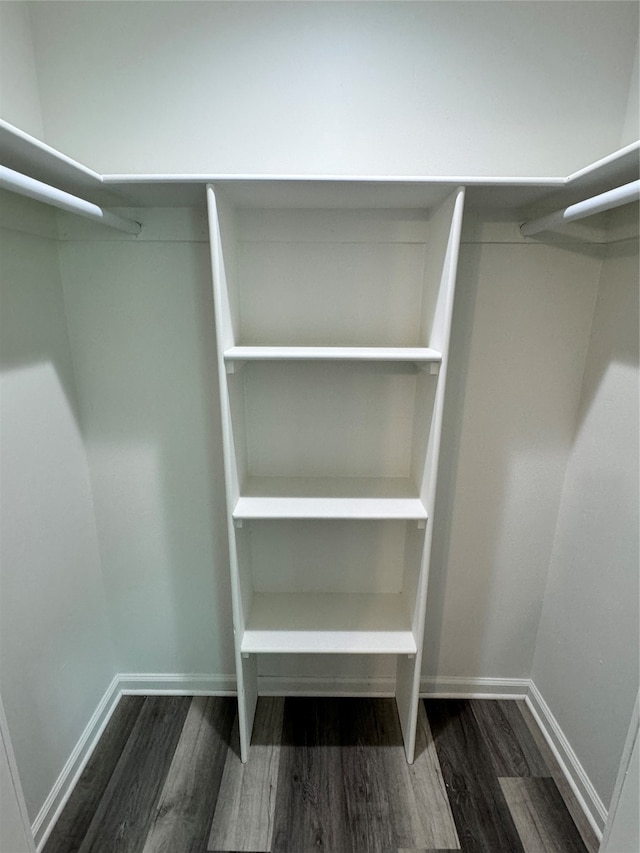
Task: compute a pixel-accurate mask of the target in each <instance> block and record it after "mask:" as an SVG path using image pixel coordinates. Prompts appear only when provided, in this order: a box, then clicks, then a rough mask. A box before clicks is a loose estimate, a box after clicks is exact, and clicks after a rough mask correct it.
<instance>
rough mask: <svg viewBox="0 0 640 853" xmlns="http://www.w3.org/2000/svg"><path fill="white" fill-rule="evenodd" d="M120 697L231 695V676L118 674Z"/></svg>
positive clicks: (232, 688)
mask: <svg viewBox="0 0 640 853" xmlns="http://www.w3.org/2000/svg"><path fill="white" fill-rule="evenodd" d="M118 683H119V685H120V692H121V693H122V695H123V696H139V695H145V696H235V695H236V693H237V691H236V677H235V675H202V674H200V673H184V674H182V673H143V674H140V673H121V674H120V675H119V676H118Z"/></svg>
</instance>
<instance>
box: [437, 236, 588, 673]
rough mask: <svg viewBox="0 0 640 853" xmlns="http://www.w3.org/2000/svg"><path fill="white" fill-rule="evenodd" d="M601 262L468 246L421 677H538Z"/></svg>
mask: <svg viewBox="0 0 640 853" xmlns="http://www.w3.org/2000/svg"><path fill="white" fill-rule="evenodd" d="M499 239H501V238H499ZM600 264H601V261H600V260H599V259H598V257H597V256H593V254H592V253H590V252H589V251H588V250H587V251H586V252H584V253H583V252H578V251H573V250H571V249H566V248H561V247H555V246H551V245H544V244H542V243H537V244H536V243H530V244H529V245H524V244H522V243H520V244H511V245H510V244H508V243H500V242H497V243H485V244H482V245H472V244H467V245H463V246H462V249H461V254H460V265H459V274H458V284H457V290H456V302H455V307H454V317H453V326H452V339H451V361H450V367H449V372H448V383H447V401H446V409H445V416H444V422H443V445H442V454H441V464H440V469H439V482H438V490H439V491H438V500H437V504H436V509H435V517H434V520H433V523H434V542H433V553H432V564H431V576H430V583H429V597H428V604H427V619H426V639H425V647H424V664H423V672H424V674H425V675H426V676H439V675H440V676H460V677H489V678H491V677H493V678H495V677H503V678H527V677H529V674H530V671H531V664H532V661H533V654H534V648H535V639H536V633H537V628H538V620H539V615H540V608H541V605H542V596H543V593H544V587H545V579H546V574H547V569H548V565H549V558H550V555H551V546H552V542H553V535H554V530H555V525H556V518H557V512H558V507H559V504H560V495H561V491H562V483H563V479H564V472H565V466H566V460H567V456H568V453H569V450H570V447H571V442H572V438H573V429H574V424H575V416H576V411H577V407H578V402H579V392H580V381H581V377H582V372H583V368H584V359H585V355H586V351H587V344H588V340H589V330H590V327H591V318H592V314H593V306H594V303H595V295H596V290H597V285H598V276H599V272H600Z"/></svg>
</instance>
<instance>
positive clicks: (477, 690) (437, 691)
mask: <svg viewBox="0 0 640 853" xmlns="http://www.w3.org/2000/svg"><path fill="white" fill-rule="evenodd" d="M530 683H531V682H530V681H529V679H528V678H473V677H465V676H461V677H458V676H451V677H449V678H447V677H446V676H444V677H442V676H431V677H430V676H427V677H423V678H421V679H420V696H421V697H422V698H423V699H456V698H460V699H524V698H525V696H526V695H527V693H528V692H529V685H530Z"/></svg>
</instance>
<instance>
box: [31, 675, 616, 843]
mask: <svg viewBox="0 0 640 853" xmlns="http://www.w3.org/2000/svg"><path fill="white" fill-rule="evenodd" d="M259 684H260V686H259V692H260V694H261V695H264V696H277V695H287V696H376V697H378V696H380V697H384V696H393V695H394V689H395V680H394V679H393V678H363V679H360V680H354V679H352V678H348V679H347V678H345V679H339V678H338V679H336V678H310V677H301V678H296V677H280V676H260V678H259ZM122 695H147V696H162V695H165V696H166V695H174V696H192V695H194V696H202V695H205V696H235V695H236V679H235V675H201V674H197V673H196V674H194V673H190V674H189V673H187V674H165V673H146V674H140V673H135V674H134V673H121V674H120V675H117V676H115V678H114V679H113V681H112V682H111V684H110V685H109V687H108V688H107V690H106V692H105V694H104V696H103V697H102V699H101V700H100V702H99V703H98V707H97V708H96V710H95V711H94V713H93V715H92V717H91V719H90V720H89V722H88V723H87V725H86V727H85V730H84V731H83V733H82V735H81V736H80V739H79V741H78V743H77V744H76V746H75V748H74V750H73V752H72V753H71V755H70V756H69V759H68V761H67V763H66V764H65V766H64V767H63V769H62V772H61V773H60V775H59V776H58V779H57V780H56V783H55V785H54V786H53V788H52V790H51V793H50V794H49V796H48V797H47V799H46V800H45V803H44V805H43V806H42V808H41V809H40V811H39V813H38V816H37V817H36V819H35V821H34V823H33V826H32V831H33V835H34V838H35V841H36V846H37V849H38V851H40V850H42V848H43V847H44V844H45V842H46V840H47V838H48V837H49V834H50V832H51V830H52V828H53V826H54V824H55V821H56V820H57V818H58V816H59V814H60V812H61V811H62V809H63V808H64V805H65V803H66V802H67V800H68V799H69V796H70V794H71V792H72V790H73V787H74V785H75V784H76V782H77V780H78V778H79V776H80V774H81V773H82V771H83V769H84V767H85V766H86V764H87V761H88V760H89V758H90V757H91V753H92V752H93V750H94V748H95V746H96V744H97V743H98V741H99V739H100V736H101V734H102V732H103V731H104V729H105V727H106V725H107V723H108V722H109V719H110V718H111V715H112V713H113V711H114V709H115V707H116V705H117V704H118V700H119V699H120V697H121V696H122ZM420 696H421V697H423V698H434V699H435V698H467V699H469V698H473V699H525V700H526V702H527V705H528V707H529V708H530V710H531V712H532V714H533V716H534V717H535V719H536V722H537V723H538V725H539V727H540V730H541V731H542V734H543V735H544V737H545V739H546V740H547V742H548V743H549V746H550V748H551V750H552V752H553V753H554V755H555V757H556V759H557V761H558V763H559V765H560V767H561V769H562V772H563V773H564V775H565V776H566V778H567V781H568V783H569V785H570V786H571V788H572V790H573V792H574V794H575V795H576V797H577V799H578V802H579V803H580V806H581V807H582V809H583V811H584V813H585V815H586V817H587V819H588V820H589V823H590V824H591V826H592V827H593V830H594V832H595V833H596V835H597V837H598V838H602V832H603V828H604V825H605V823H606V818H607V810H606V809H605V807H604V804H603V803H602V800H601V799H600V797H599V796H598V794H597V792H596V790H595V788H594V787H593V785H592V783H591V781H590V780H589V777H588V776H587V774H586V772H585V770H584V768H583V767H582V765H581V764H580V762H579V760H578V757H577V756H576V754H575V752H574V751H573V749H572V748H571V745H570V744H569V741H568V740H567V738H566V737H565V735H564V733H563V732H562V729H561V728H560V726H559V725H558V722H557V720H556V719H555V717H554V716H553V714H552V713H551V710H550V709H549V706H548V705H547V703H546V702H545V701H544V699H543V697H542V695H541V694H540V691H539V690H538V689H537V687H536V686H535V684H534V683H533V682H532V681H531V680H529V679H520V678H464V677H458V676H454V677H449V678H448V677H444V676H438V677H427V678H422V679H421V682H420Z"/></svg>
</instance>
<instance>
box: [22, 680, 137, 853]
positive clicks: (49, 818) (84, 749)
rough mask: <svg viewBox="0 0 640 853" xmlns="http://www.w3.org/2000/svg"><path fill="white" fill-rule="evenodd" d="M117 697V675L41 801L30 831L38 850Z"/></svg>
mask: <svg viewBox="0 0 640 853" xmlns="http://www.w3.org/2000/svg"><path fill="white" fill-rule="evenodd" d="M119 699H120V685H119V680H118V676H117V675H116V676H115V677H114V679H113V681H112V682H111V684H110V685H109V686H108V687H107V689H106V691H105V693H104V695H103V697H102V699H101V700H100V702H99V703H98V706H97V708H96V709H95V711H94V712H93V714H92V716H91V719H90V720H89V722H88V723H87V725H86V726H85V729H84V731H83V732H82V734H81V735H80V739H79V740H78V742H77V744H76V745H75V747H74V749H73V751H72V753H71V755H70V756H69V758H68V759H67V762H66V764H65V765H64V767H63V768H62V770H61V772H60V775H59V776H58V778H57V779H56V782H55V784H54V786H53V788H52V789H51V791H50V793H49V796H48V797H47V799H46V800H45V801H44V803H43V805H42V808H41V809H40V811H39V812H38V814H37V816H36V819H35V820H34V822H33V824H32V826H31V831H32V833H33V838H34V841H35V843H36V849H37V850H38V853H39V851H40V850H42V848H43V847H44V845H45V843H46V841H47V838H48V837H49V835H50V834H51V830H52V829H53V827H54V825H55V822H56V820H57V819H58V816H59V815H60V812H61V811H62V809H63V808H64V806H65V804H66V802H67V800H68V799H69V796H70V795H71V792H72V791H73V787H74V785H75V784H76V782H77V781H78V779H79V777H80V774H81V773H82V771H83V770H84V768H85V766H86V764H87V761H88V760H89V758H90V757H91V753H92V752H93V750H94V749H95V746H96V744H97V743H98V741H99V740H100V736H101V734H102V732H103V731H104V729H105V726H106V725H107V723H108V722H109V720H110V718H111V715H112V714H113V711H114V710H115V707H116V705H117V704H118V700H119Z"/></svg>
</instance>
